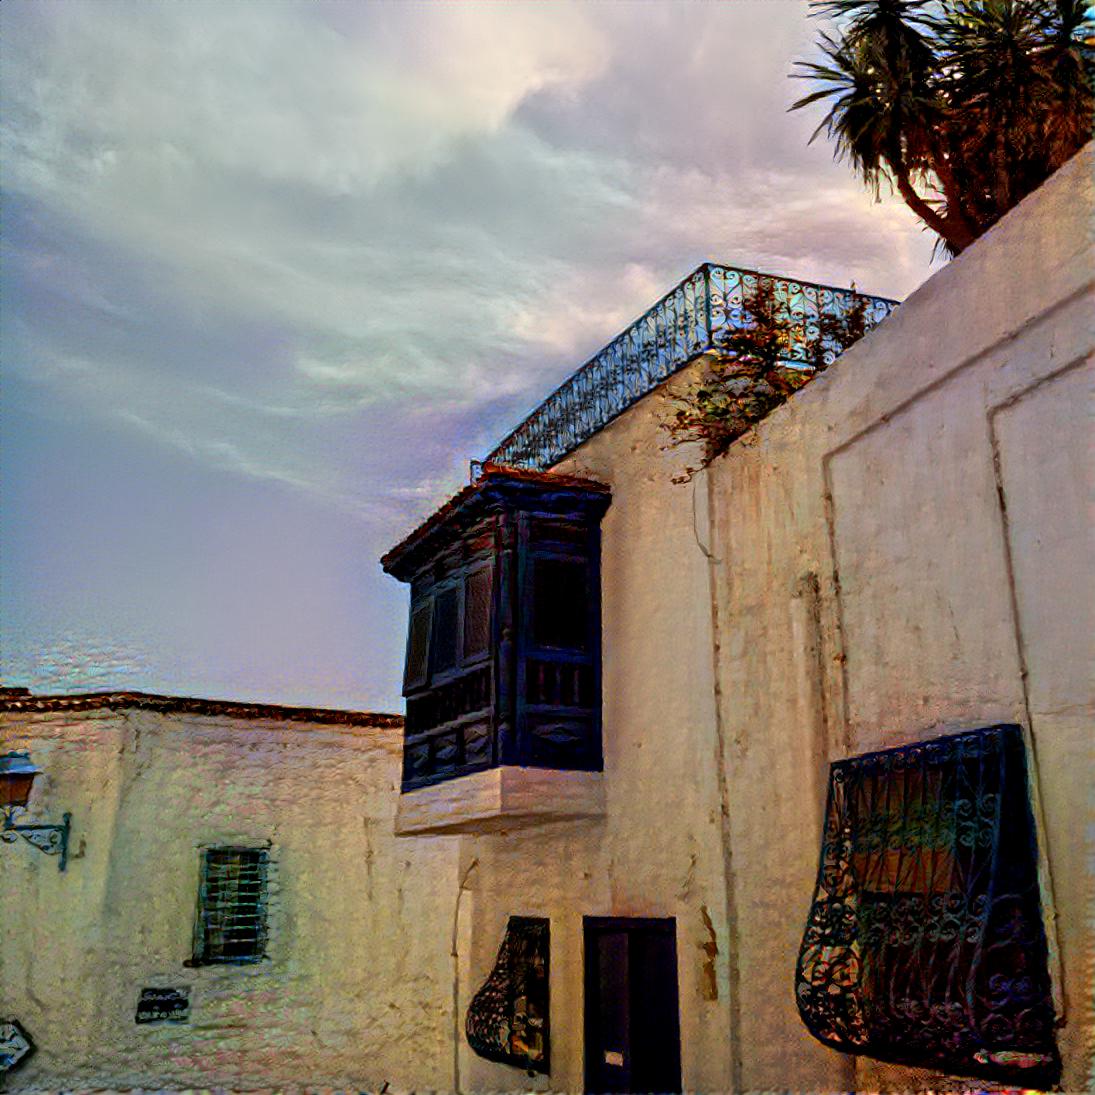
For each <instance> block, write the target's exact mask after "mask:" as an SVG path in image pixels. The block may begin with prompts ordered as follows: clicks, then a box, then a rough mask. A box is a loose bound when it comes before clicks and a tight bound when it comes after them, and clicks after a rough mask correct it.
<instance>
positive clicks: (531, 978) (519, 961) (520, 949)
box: [464, 916, 551, 1075]
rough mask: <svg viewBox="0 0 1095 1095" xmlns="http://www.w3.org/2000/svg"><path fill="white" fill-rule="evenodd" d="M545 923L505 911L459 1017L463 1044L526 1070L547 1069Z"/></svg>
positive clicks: (548, 941) (548, 931) (548, 935)
mask: <svg viewBox="0 0 1095 1095" xmlns="http://www.w3.org/2000/svg"><path fill="white" fill-rule="evenodd" d="M550 946H551V927H550V922H549V921H548V920H547V919H546V918H543V917H537V916H511V917H510V918H509V923H508V924H507V926H506V934H505V938H504V939H503V940H502V945H501V946H500V947H499V949H498V957H497V958H496V959H495V963H494V969H492V970H491V972H490V976H489V977H488V978H487V980H486V981H485V982H484V984H483V985H482V987H481V988H480V989H479V991H478V992H477V993H476V994H475V996H474V997H473V998H472V1001H471V1004H470V1005H469V1006H468V1012H467V1016H466V1017H465V1020H464V1032H465V1034H466V1035H467V1039H468V1045H469V1046H471V1048H472V1050H474V1051H475V1053H477V1054H478V1055H479V1056H480V1057H485V1058H486V1059H487V1060H489V1061H499V1062H501V1063H502V1064H508V1065H516V1066H517V1067H518V1068H524V1069H527V1070H528V1072H529V1074H530V1075H531V1074H532V1073H534V1072H542V1073H544V1074H545V1075H547V1074H548V1073H549V1072H550V1069H551V1060H550V1058H551V1035H550V1031H549V1026H548V1019H549V1012H550V1006H549V989H548V986H549V983H550V970H549V964H550Z"/></svg>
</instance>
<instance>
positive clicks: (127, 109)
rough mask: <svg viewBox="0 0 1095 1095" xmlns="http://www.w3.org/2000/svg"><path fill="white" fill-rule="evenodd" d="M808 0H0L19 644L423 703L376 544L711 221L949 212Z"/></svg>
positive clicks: (1, 318) (774, 252)
mask: <svg viewBox="0 0 1095 1095" xmlns="http://www.w3.org/2000/svg"><path fill="white" fill-rule="evenodd" d="M822 26H823V24H819V22H818V21H817V20H816V19H810V18H808V12H807V8H806V5H805V4H804V3H799V2H797V0H723V2H721V3H720V2H714V0H705V2H700V3H689V2H686V0H680V2H677V0H674V2H665V3H663V2H660V0H645V2H639V3H629V2H614V3H607V2H601V3H584V4H574V5H571V4H565V3H562V2H550V3H540V2H535V3H531V4H521V3H512V2H506V3H487V4H480V3H472V2H463V0H456V2H452V3H431V4H416V3H410V2H408V3H387V2H374V3H368V4H365V3H354V2H352V0H334V2H326V0H307V2H300V3H296V2H289V0H268V2H264V3H261V4H260V3H242V2H232V0H227V2H226V0H217V2H214V3H209V4H206V3H203V2H201V0H187V2H185V3H183V2H173V3H160V2H156V0H140V2H134V3H114V2H111V0H97V2H95V3H90V2H83V3H81V2H77V0H36V2H33V3H24V2H23V0H5V2H4V3H3V4H2V5H0V34H2V46H0V119H2V120H0V127H2V128H0V165H2V166H0V189H2V195H0V199H2V206H0V208H2V214H3V216H2V234H3V240H2V242H3V256H2V264H0V308H2V313H0V628H2V630H0V674H2V677H3V680H4V682H5V683H7V684H15V685H25V686H28V687H31V688H33V689H34V690H35V691H40V692H72V691H86V690H102V689H136V690H143V691H151V692H165V693H169V694H178V695H188V696H201V697H209V698H223V699H238V700H252V701H265V702H274V703H291V704H308V705H316V706H329V707H347V708H360V709H367V710H400V709H401V701H400V698H399V685H400V679H401V663H402V657H403V648H404V640H405V632H406V604H407V595H406V589H405V587H403V586H401V585H400V584H399V583H398V582H396V581H395V580H394V579H391V578H389V577H387V576H386V575H384V574H383V573H382V571H381V570H380V566H379V563H378V559H379V556H380V555H381V554H382V553H383V552H384V551H385V550H386V549H387V548H388V547H390V546H391V545H392V544H394V543H395V542H396V541H397V540H399V539H400V538H401V537H402V536H403V535H404V534H405V533H406V532H407V531H408V530H409V529H410V528H411V527H413V526H414V525H415V524H417V523H418V521H419V520H420V519H421V518H423V517H424V516H426V515H427V514H428V513H429V512H431V511H432V510H433V509H434V508H436V507H437V506H438V505H439V504H441V503H442V502H443V501H444V500H445V499H446V498H447V497H448V496H449V495H450V494H451V493H453V492H454V491H455V490H457V489H459V487H460V486H462V485H463V484H464V483H466V482H467V476H468V461H469V459H471V458H474V457H481V456H482V455H484V454H485V453H486V452H487V451H489V450H490V449H491V448H492V447H493V445H494V443H495V442H497V441H498V440H499V439H500V438H501V437H502V436H504V435H505V434H506V433H507V432H508V431H509V429H511V428H512V427H513V426H514V425H516V424H517V423H518V422H519V421H520V420H521V419H522V418H523V417H524V416H525V414H526V413H527V412H528V411H529V410H530V409H531V408H532V407H533V406H535V404H536V403H538V402H539V400H540V399H541V398H543V396H544V395H546V394H547V393H548V392H549V391H550V390H551V389H552V388H554V387H555V386H556V385H557V384H558V383H559V382H560V381H561V380H562V379H563V378H565V377H566V376H567V375H569V374H570V373H571V372H573V371H574V370H575V369H576V368H577V367H578V366H579V365H581V364H582V362H583V361H585V360H586V359H587V358H589V357H590V356H591V355H592V354H593V353H594V352H595V351H596V350H597V349H599V348H600V347H601V346H602V345H603V344H604V343H606V342H607V341H609V340H610V339H611V338H612V337H613V336H614V335H615V334H616V333H618V332H619V331H620V330H622V329H623V328H624V327H626V326H627V325H628V324H629V323H630V322H631V321H632V320H633V319H634V318H636V317H637V316H638V315H639V314H641V313H642V312H643V311H644V310H645V309H646V308H647V307H648V306H649V305H650V304H652V303H653V302H654V301H655V300H656V299H657V298H658V297H659V296H661V295H662V294H663V293H664V292H666V291H667V290H668V289H669V288H671V287H672V286H673V285H674V284H675V283H676V282H677V281H679V280H680V279H681V278H682V277H684V276H685V275H686V274H687V273H689V272H690V271H691V270H692V269H694V268H695V267H696V266H697V265H698V264H699V263H700V262H702V261H704V260H707V259H710V260H714V261H720V262H724V263H727V264H729V265H735V266H745V267H750V268H757V269H763V270H765V271H769V272H772V273H778V274H784V275H789V276H795V277H801V278H805V279H808V280H812V281H820V282H824V283H827V284H834V285H847V284H849V283H851V282H853V281H854V282H855V284H856V285H857V287H858V288H859V289H861V290H863V291H864V292H869V293H876V294H879V295H883V296H890V297H896V298H901V297H904V296H906V295H908V293H910V292H911V291H912V290H913V289H915V288H916V286H917V285H919V284H920V283H921V282H922V281H923V280H924V279H925V278H926V277H927V276H928V275H929V274H930V273H931V271H932V267H931V251H932V240H931V238H930V237H929V236H928V235H926V234H925V233H924V232H923V231H921V228H920V226H919V224H918V222H917V221H916V220H915V218H914V217H913V216H912V214H911V213H909V212H908V211H907V210H906V209H905V207H904V206H903V205H902V204H901V203H900V202H899V201H897V200H895V199H893V198H892V197H888V196H885V195H884V196H883V200H882V201H880V202H876V201H875V199H874V197H873V195H872V194H870V193H869V192H868V191H866V190H865V189H864V188H863V187H862V185H861V184H860V183H859V182H858V181H857V179H856V178H855V176H854V175H853V173H852V172H851V170H850V169H849V168H848V166H847V165H846V164H839V163H834V162H833V158H832V147H831V145H830V144H829V143H828V142H827V141H826V140H825V139H824V137H819V138H818V139H817V140H816V141H814V143H813V144H810V143H809V140H810V136H811V133H812V132H813V130H814V128H815V126H816V125H817V124H818V122H819V121H820V111H818V110H814V111H812V112H811V111H799V112H796V113H792V114H789V113H788V112H787V107H788V106H789V104H790V103H791V102H793V101H794V99H795V98H796V97H798V96H799V95H801V94H803V92H804V90H805V88H804V86H803V85H802V84H801V82H799V81H794V80H791V79H788V73H789V72H790V71H791V69H792V63H793V61H794V60H795V59H796V58H805V57H809V56H811V55H812V53H813V50H814V47H813V44H812V43H813V41H814V39H815V37H816V34H817V32H818V30H819V29H821V27H822Z"/></svg>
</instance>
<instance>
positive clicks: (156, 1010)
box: [136, 987, 190, 1023]
mask: <svg viewBox="0 0 1095 1095" xmlns="http://www.w3.org/2000/svg"><path fill="white" fill-rule="evenodd" d="M189 1020H190V989H189V987H186V988H177V989H141V997H140V999H139V1000H138V1001H137V1016H136V1021H137V1022H138V1023H186V1022H189Z"/></svg>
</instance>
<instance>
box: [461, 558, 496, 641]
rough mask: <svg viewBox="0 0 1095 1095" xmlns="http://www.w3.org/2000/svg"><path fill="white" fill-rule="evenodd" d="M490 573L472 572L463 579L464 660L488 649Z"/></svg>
mask: <svg viewBox="0 0 1095 1095" xmlns="http://www.w3.org/2000/svg"><path fill="white" fill-rule="evenodd" d="M490 594H491V572H490V570H489V569H486V568H484V569H482V570H475V571H472V573H471V574H469V575H468V576H467V577H466V578H465V579H464V660H465V661H470V660H471V659H473V658H477V657H480V656H481V655H483V654H486V653H487V651H488V650H489V649H490V623H491V611H490V609H491V596H490Z"/></svg>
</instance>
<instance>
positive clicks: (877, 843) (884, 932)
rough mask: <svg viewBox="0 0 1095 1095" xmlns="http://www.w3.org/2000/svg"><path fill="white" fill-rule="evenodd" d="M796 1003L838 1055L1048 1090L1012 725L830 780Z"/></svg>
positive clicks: (1040, 965) (1042, 952)
mask: <svg viewBox="0 0 1095 1095" xmlns="http://www.w3.org/2000/svg"><path fill="white" fill-rule="evenodd" d="M795 991H796V996H797V1000H798V1007H799V1012H800V1014H801V1015H802V1018H803V1021H804V1022H805V1023H806V1026H807V1027H808V1028H809V1029H810V1032H811V1033H812V1034H813V1035H814V1036H815V1037H816V1038H817V1039H819V1040H820V1041H821V1042H824V1043H825V1044H826V1045H828V1046H831V1047H833V1048H834V1049H838V1050H842V1051H844V1052H845V1053H857V1054H866V1055H868V1056H871V1057H876V1058H879V1059H881V1060H887V1061H894V1062H897V1063H901V1064H909V1065H920V1066H927V1067H933V1068H941V1069H944V1070H945V1071H947V1072H951V1073H958V1074H965V1075H972V1076H984V1077H990V1078H994V1079H999V1080H1004V1081H1007V1082H1020V1083H1022V1085H1023V1086H1025V1087H1031V1086H1048V1085H1052V1084H1053V1083H1055V1082H1056V1081H1057V1078H1058V1075H1059V1071H1060V1063H1059V1058H1058V1055H1057V1048H1056V1044H1055V1041H1054V1035H1053V1030H1054V1009H1053V1002H1052V997H1051V990H1050V980H1049V974H1048V971H1047V963H1046V937H1045V932H1044V929H1043V926H1042V916H1041V905H1040V899H1039V891H1038V875H1037V845H1036V840H1035V833H1034V821H1033V817H1032V814H1031V809H1030V801H1029V797H1028V793H1027V771H1026V756H1025V751H1024V746H1023V738H1022V733H1021V731H1020V729H1019V727H1017V726H994V727H990V728H987V729H983V730H976V731H973V732H970V733H963V734H957V735H954V736H950V737H945V738H938V739H936V740H933V741H928V742H924V743H921V744H918V745H913V746H908V747H906V748H902V749H892V750H887V751H885V752H881V753H869V754H865V755H863V756H859V757H853V758H851V759H849V760H844V761H839V762H837V763H835V764H833V765H832V766H831V770H830V782H829V797H828V805H827V807H826V814H825V830H824V835H823V838H822V846H821V860H820V864H819V867H818V878H817V887H816V890H815V893H814V902H813V906H812V908H811V909H810V915H809V919H808V921H807V925H806V932H805V935H804V938H803V942H802V949H801V951H800V954H799V960H798V969H797V973H796V984H795Z"/></svg>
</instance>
